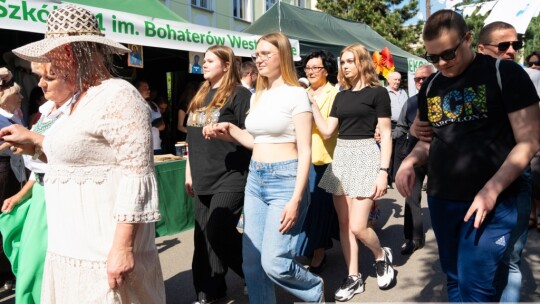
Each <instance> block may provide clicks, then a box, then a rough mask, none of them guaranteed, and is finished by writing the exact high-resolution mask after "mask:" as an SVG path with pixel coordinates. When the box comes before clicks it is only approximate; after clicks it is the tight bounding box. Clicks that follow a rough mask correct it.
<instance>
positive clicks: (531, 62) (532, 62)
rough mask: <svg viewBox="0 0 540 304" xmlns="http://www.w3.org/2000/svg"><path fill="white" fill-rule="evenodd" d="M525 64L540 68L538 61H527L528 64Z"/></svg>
mask: <svg viewBox="0 0 540 304" xmlns="http://www.w3.org/2000/svg"><path fill="white" fill-rule="evenodd" d="M527 64H528V65H529V67H532V66H533V65H536V66H540V60H538V61H529V62H527Z"/></svg>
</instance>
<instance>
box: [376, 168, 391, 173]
mask: <svg viewBox="0 0 540 304" xmlns="http://www.w3.org/2000/svg"><path fill="white" fill-rule="evenodd" d="M379 170H380V171H384V172H386V173H390V168H383V167H380V168H379Z"/></svg>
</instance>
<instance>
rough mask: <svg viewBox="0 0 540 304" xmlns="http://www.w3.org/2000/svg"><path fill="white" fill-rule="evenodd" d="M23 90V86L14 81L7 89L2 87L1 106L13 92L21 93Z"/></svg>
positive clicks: (0, 92)
mask: <svg viewBox="0 0 540 304" xmlns="http://www.w3.org/2000/svg"><path fill="white" fill-rule="evenodd" d="M20 92H21V87H20V86H19V85H18V84H17V83H13V85H12V86H10V87H7V88H5V89H3V90H2V89H0V106H1V105H3V104H4V103H5V102H6V100H7V98H8V97H9V96H11V95H13V94H19V93H20Z"/></svg>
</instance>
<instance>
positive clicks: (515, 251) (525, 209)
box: [498, 170, 532, 303]
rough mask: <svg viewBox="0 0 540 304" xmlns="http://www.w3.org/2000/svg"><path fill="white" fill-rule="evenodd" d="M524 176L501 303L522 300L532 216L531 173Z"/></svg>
mask: <svg viewBox="0 0 540 304" xmlns="http://www.w3.org/2000/svg"><path fill="white" fill-rule="evenodd" d="M522 176H523V177H524V179H525V180H526V182H523V186H522V188H521V192H520V193H519V195H518V201H517V212H518V219H517V225H516V228H515V229H514V231H512V234H511V235H510V243H509V244H510V245H509V248H508V251H507V252H506V254H505V256H504V262H505V265H503V268H502V271H501V272H500V275H501V276H502V277H500V278H499V279H498V281H499V282H498V287H499V288H501V289H503V290H502V295H501V299H500V302H511V303H518V302H519V301H520V298H521V279H522V275H521V270H520V269H519V267H520V266H521V253H522V251H523V247H525V244H526V243H527V236H528V235H529V216H530V214H531V194H532V189H531V183H530V182H531V179H530V178H531V173H530V170H526V171H525V172H524V173H523V174H522Z"/></svg>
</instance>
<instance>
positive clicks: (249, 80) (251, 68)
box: [240, 61, 259, 93]
mask: <svg viewBox="0 0 540 304" xmlns="http://www.w3.org/2000/svg"><path fill="white" fill-rule="evenodd" d="M258 76H259V71H258V70H257V66H256V65H255V62H253V61H245V62H243V63H242V65H241V66H240V77H241V79H240V80H241V81H242V85H243V86H244V87H245V88H246V89H248V90H249V91H250V92H251V93H255V84H257V77H258Z"/></svg>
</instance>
